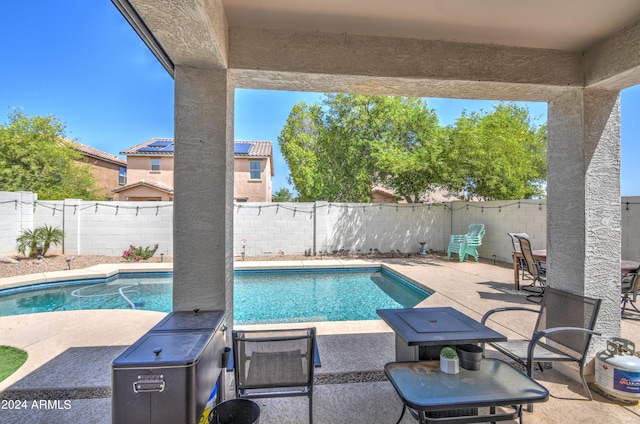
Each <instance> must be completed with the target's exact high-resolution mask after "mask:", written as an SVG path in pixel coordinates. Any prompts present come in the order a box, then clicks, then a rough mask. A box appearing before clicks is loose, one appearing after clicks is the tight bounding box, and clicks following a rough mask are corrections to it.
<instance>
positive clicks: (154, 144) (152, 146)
mask: <svg viewBox="0 0 640 424" xmlns="http://www.w3.org/2000/svg"><path fill="white" fill-rule="evenodd" d="M234 147H235V149H234V156H236V157H262V158H268V157H271V156H272V155H273V146H272V143H271V142H270V141H268V140H236V142H235V143H234ZM120 154H121V155H145V156H146V155H153V156H156V155H161V156H173V154H174V141H173V138H152V139H150V140H147V141H145V142H144V143H140V144H138V145H137V146H133V147H131V148H129V149H127V150H125V151H122V152H120Z"/></svg>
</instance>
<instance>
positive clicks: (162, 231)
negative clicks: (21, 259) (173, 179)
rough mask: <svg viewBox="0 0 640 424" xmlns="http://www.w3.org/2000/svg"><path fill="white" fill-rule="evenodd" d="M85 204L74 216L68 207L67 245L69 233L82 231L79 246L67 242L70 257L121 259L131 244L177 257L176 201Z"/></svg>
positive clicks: (67, 251)
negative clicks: (116, 257) (174, 221)
mask: <svg viewBox="0 0 640 424" xmlns="http://www.w3.org/2000/svg"><path fill="white" fill-rule="evenodd" d="M95 205H96V203H95V202H94V203H91V202H82V203H81V205H80V206H79V208H78V209H79V211H78V213H76V214H73V213H72V212H71V211H70V209H71V204H67V205H65V216H69V217H70V219H69V220H67V221H65V242H66V235H67V232H68V231H73V232H75V231H76V230H77V231H78V238H77V246H75V248H74V246H70V245H67V244H66V243H65V254H67V255H74V254H76V255H78V254H82V255H109V256H119V255H122V253H123V252H124V251H125V250H126V249H128V248H129V245H134V246H142V247H147V246H150V247H153V245H154V244H158V250H157V252H156V254H157V255H159V254H160V253H163V254H165V255H167V256H173V203H172V202H154V203H150V202H108V203H106V202H102V203H98V207H97V208H96V207H95Z"/></svg>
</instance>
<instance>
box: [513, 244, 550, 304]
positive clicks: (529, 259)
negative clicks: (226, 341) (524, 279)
mask: <svg viewBox="0 0 640 424" xmlns="http://www.w3.org/2000/svg"><path fill="white" fill-rule="evenodd" d="M515 237H516V238H517V239H518V241H519V242H520V249H521V250H522V256H524V260H525V262H526V263H527V269H528V270H529V272H530V273H531V275H532V276H533V282H532V283H531V284H529V285H528V286H522V287H521V288H522V290H524V291H528V292H531V294H530V295H528V296H527V300H529V301H531V302H534V303H540V301H541V300H542V295H543V294H544V289H545V287H546V285H547V266H546V263H545V262H541V261H539V260H537V259H536V258H535V257H534V256H533V250H532V249H531V242H530V241H529V239H528V238H526V237H522V236H519V235H516V236H515ZM536 283H537V285H536Z"/></svg>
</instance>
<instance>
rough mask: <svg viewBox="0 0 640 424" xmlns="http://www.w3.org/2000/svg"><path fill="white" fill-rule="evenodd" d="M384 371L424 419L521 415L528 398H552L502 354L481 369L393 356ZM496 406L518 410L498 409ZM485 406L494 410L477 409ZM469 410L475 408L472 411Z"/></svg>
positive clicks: (426, 423) (442, 420)
mask: <svg viewBox="0 0 640 424" xmlns="http://www.w3.org/2000/svg"><path fill="white" fill-rule="evenodd" d="M384 372H385V374H386V375H387V378H388V379H389V381H390V382H391V384H393V387H394V388H395V389H396V392H397V393H398V395H399V396H400V398H401V399H402V402H403V403H404V408H405V409H406V407H409V408H411V409H413V410H415V411H416V412H417V415H418V420H419V422H420V424H431V423H434V424H435V423H447V422H450V423H457V424H462V423H473V422H485V421H486V422H495V421H505V420H512V419H520V418H521V417H522V405H523V404H530V403H536V402H545V401H546V400H547V399H548V398H549V391H548V390H547V389H545V388H544V387H543V386H541V385H540V384H538V383H537V382H536V381H534V380H533V379H531V378H529V377H528V376H527V375H525V374H522V373H521V372H519V371H518V370H516V369H515V368H513V367H511V366H510V365H509V364H507V363H506V362H503V361H501V360H499V359H489V358H485V359H483V360H482V362H481V364H480V369H479V370H478V371H469V370H465V369H460V373H459V374H446V373H444V372H442V371H440V368H439V365H438V362H437V361H418V362H391V363H388V364H386V365H385V366H384ZM497 406H503V407H509V408H511V409H513V411H509V412H503V413H502V412H501V413H499V414H496V413H495V407H497ZM482 407H489V408H490V413H489V414H488V415H478V414H477V408H482ZM470 410H471V411H476V413H474V414H473V415H469V413H468V411H470ZM456 412H459V413H456ZM403 414H404V409H403Z"/></svg>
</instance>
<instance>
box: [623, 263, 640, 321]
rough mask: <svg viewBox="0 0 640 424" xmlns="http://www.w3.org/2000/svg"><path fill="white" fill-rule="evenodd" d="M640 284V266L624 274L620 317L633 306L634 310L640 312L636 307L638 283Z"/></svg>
mask: <svg viewBox="0 0 640 424" xmlns="http://www.w3.org/2000/svg"><path fill="white" fill-rule="evenodd" d="M639 284H640V267H639V268H638V269H636V270H635V271H632V272H629V273H628V274H625V275H623V276H622V282H621V285H620V317H621V318H624V312H625V309H626V308H627V305H628V306H631V308H633V310H635V311H636V312H638V313H640V310H638V308H637V307H636V304H635V302H636V298H637V296H638V289H639V288H640V287H639V286H638V285H639Z"/></svg>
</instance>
